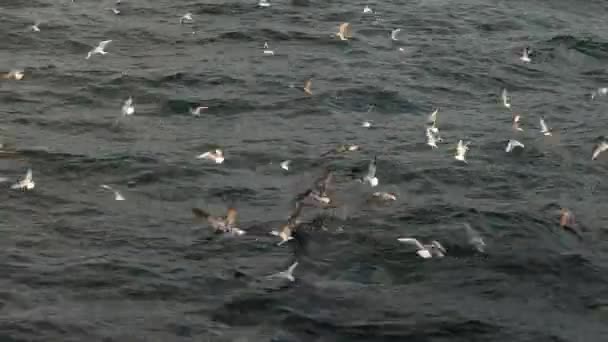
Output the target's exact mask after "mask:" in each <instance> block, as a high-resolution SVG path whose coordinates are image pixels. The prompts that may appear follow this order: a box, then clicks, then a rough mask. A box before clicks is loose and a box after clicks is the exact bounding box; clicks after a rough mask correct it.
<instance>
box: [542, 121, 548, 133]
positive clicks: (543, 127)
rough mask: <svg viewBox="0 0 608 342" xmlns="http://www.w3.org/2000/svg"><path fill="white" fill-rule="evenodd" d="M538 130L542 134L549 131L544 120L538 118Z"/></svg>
mask: <svg viewBox="0 0 608 342" xmlns="http://www.w3.org/2000/svg"><path fill="white" fill-rule="evenodd" d="M540 129H541V131H543V132H547V131H548V130H549V129H548V128H547V124H546V123H545V119H543V118H540Z"/></svg>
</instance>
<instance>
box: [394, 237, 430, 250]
mask: <svg viewBox="0 0 608 342" xmlns="http://www.w3.org/2000/svg"><path fill="white" fill-rule="evenodd" d="M397 241H399V242H404V243H410V244H414V245H416V247H418V249H425V248H424V246H423V245H422V244H421V243H420V241H418V240H416V239H412V238H399V239H397Z"/></svg>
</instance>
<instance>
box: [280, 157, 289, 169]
mask: <svg viewBox="0 0 608 342" xmlns="http://www.w3.org/2000/svg"><path fill="white" fill-rule="evenodd" d="M289 164H291V160H284V161H282V162H281V164H280V165H281V169H283V170H285V171H289Z"/></svg>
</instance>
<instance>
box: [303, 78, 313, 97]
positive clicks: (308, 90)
mask: <svg viewBox="0 0 608 342" xmlns="http://www.w3.org/2000/svg"><path fill="white" fill-rule="evenodd" d="M311 88H312V80H306V82H304V91H305V92H306V93H308V94H312V90H311Z"/></svg>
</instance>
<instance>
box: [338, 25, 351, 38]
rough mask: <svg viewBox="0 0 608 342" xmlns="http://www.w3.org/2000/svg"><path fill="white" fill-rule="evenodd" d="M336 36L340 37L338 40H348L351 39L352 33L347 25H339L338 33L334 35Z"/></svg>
mask: <svg viewBox="0 0 608 342" xmlns="http://www.w3.org/2000/svg"><path fill="white" fill-rule="evenodd" d="M336 36H338V37H340V40H348V38H352V36H353V31H352V29H351V27H350V24H349V23H342V24H340V27H339V31H338V33H336Z"/></svg>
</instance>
